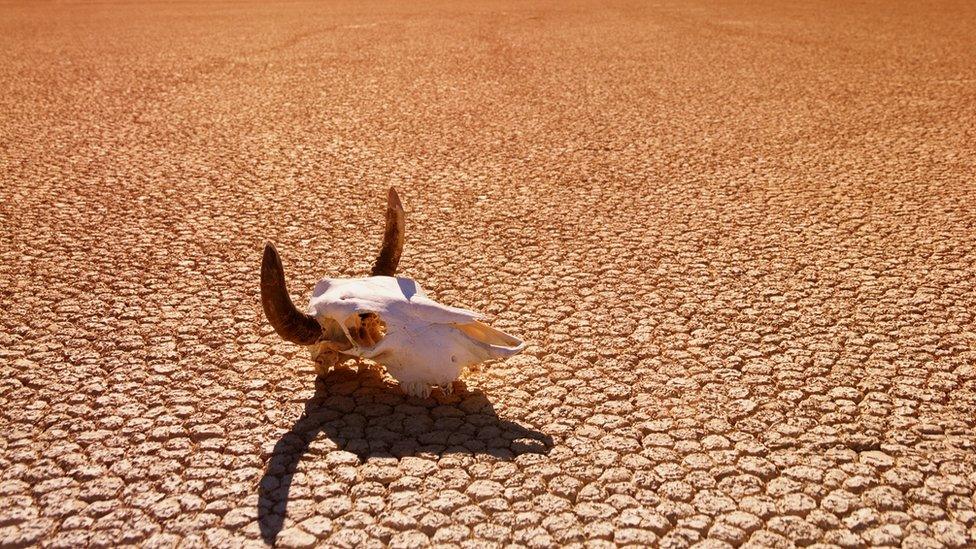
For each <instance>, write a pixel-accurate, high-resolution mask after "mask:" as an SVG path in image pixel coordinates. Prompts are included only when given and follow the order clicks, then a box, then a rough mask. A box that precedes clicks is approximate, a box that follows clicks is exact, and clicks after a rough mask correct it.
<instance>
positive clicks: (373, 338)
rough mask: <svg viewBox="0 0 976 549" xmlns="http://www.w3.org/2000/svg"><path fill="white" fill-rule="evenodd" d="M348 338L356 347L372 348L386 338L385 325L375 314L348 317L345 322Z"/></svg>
mask: <svg viewBox="0 0 976 549" xmlns="http://www.w3.org/2000/svg"><path fill="white" fill-rule="evenodd" d="M345 325H346V329H347V330H349V338H350V339H352V341H353V343H355V344H356V346H358V347H372V346H374V345H376V344H377V343H379V342H380V341H382V340H383V338H384V337H386V323H385V322H383V319H382V318H380V316H379V315H378V314H376V313H372V312H364V313H358V314H354V315H349V318H347V319H346V322H345Z"/></svg>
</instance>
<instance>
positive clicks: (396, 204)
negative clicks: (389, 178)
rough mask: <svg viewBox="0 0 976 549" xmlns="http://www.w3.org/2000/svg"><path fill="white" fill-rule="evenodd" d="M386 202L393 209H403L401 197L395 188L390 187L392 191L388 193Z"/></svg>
mask: <svg viewBox="0 0 976 549" xmlns="http://www.w3.org/2000/svg"><path fill="white" fill-rule="evenodd" d="M386 202H387V204H389V206H390V207H391V208H396V209H398V210H402V209H403V204H402V203H401V202H400V195H399V194H397V191H396V188H395V187H390V190H389V191H387V192H386Z"/></svg>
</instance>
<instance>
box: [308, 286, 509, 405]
mask: <svg viewBox="0 0 976 549" xmlns="http://www.w3.org/2000/svg"><path fill="white" fill-rule="evenodd" d="M308 310H309V311H308V312H309V313H310V314H311V315H312V316H314V317H315V318H316V319H317V320H318V321H319V322H320V323H321V324H322V325H323V326H334V325H338V326H340V327H341V329H342V332H343V334H344V335H345V338H346V339H347V340H348V341H349V342H350V343H351V347H350V348H348V349H346V350H344V351H343V352H344V353H345V354H348V355H354V356H358V357H362V358H367V359H371V360H373V361H375V362H378V363H380V364H382V365H384V366H385V367H386V369H387V370H388V371H389V373H390V375H392V376H393V377H394V378H396V379H397V380H398V381H399V382H400V384H401V386H402V387H403V390H404V392H406V393H407V394H412V395H416V396H427V395H429V394H430V388H431V386H434V385H445V384H448V383H450V382H452V381H454V380H455V379H457V378H458V376H459V375H460V373H461V371H462V369H463V368H465V367H469V366H474V365H476V364H479V363H481V362H484V361H486V360H490V359H501V358H507V357H510V356H512V355H515V354H516V353H518V352H519V351H521V350H522V349H524V348H525V344H524V343H523V342H522V341H521V340H519V339H518V338H516V337H514V336H511V335H509V334H506V333H505V332H502V331H499V330H496V329H494V328H492V327H491V326H488V325H487V324H485V323H483V322H481V321H482V320H483V319H484V316H483V315H481V314H479V313H476V312H474V311H468V310H466V309H459V308H456V307H450V306H447V305H442V304H440V303H437V302H436V301H434V300H432V299H430V298H429V297H427V294H426V292H424V290H423V288H422V287H421V286H420V285H419V284H418V283H417V282H416V281H414V280H411V279H409V278H403V277H396V278H394V277H389V276H374V277H369V278H355V279H334V278H326V279H323V280H321V281H320V282H319V283H318V284H316V286H315V291H314V292H313V294H312V299H311V301H310V303H309V307H308ZM310 349H311V352H312V359H313V360H315V361H316V362H319V353H321V352H323V351H330V350H331V349H327V348H325V347H323V346H321V345H313V346H311V347H310Z"/></svg>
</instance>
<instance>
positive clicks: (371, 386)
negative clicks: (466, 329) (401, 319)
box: [258, 366, 552, 544]
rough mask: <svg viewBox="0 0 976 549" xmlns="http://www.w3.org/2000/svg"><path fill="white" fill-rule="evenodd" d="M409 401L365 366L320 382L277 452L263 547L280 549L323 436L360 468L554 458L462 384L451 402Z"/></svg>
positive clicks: (267, 486)
mask: <svg viewBox="0 0 976 549" xmlns="http://www.w3.org/2000/svg"><path fill="white" fill-rule="evenodd" d="M435 393H436V394H435V395H433V396H432V397H431V398H426V399H423V398H415V397H408V396H406V395H404V394H403V393H402V392H401V391H400V389H399V387H396V386H395V385H391V384H389V383H387V382H386V381H385V380H383V378H382V376H381V374H380V373H379V371H377V370H374V369H372V368H367V367H365V366H361V367H359V369H358V371H357V369H356V368H352V369H343V368H340V369H337V370H335V371H333V372H330V373H329V375H327V376H325V377H318V378H316V380H315V395H313V396H312V398H310V399H309V400H308V401H307V402H306V403H305V412H304V413H303V414H302V417H300V418H299V419H298V420H297V421H295V424H294V425H292V428H291V430H290V431H288V432H287V433H285V434H284V435H283V436H282V437H281V439H279V440H278V442H277V444H275V447H274V451H273V452H272V455H271V459H270V461H269V462H268V466H267V469H266V470H265V473H264V476H263V477H262V478H261V483H260V487H259V496H260V497H259V498H258V521H259V524H260V527H261V536H262V537H263V538H264V541H265V542H266V543H269V544H274V543H275V540H276V538H277V537H278V533H279V532H280V531H281V529H282V525H283V524H284V520H285V516H286V513H287V508H288V498H289V492H290V491H291V482H292V475H293V474H294V473H295V470H296V469H297V467H298V463H299V462H300V461H301V460H302V458H303V457H304V456H305V455H306V454H307V453H308V450H309V446H310V445H311V444H312V442H313V441H314V440H315V439H316V438H317V437H318V436H319V434H325V436H326V437H328V438H329V439H330V440H332V441H333V442H334V443H335V445H336V446H338V447H339V448H340V449H342V450H346V451H348V452H352V453H354V454H356V455H357V456H358V457H359V460H360V462H362V461H365V460H367V459H369V458H370V457H395V458H402V457H406V456H413V455H423V456H430V457H432V458H436V457H438V456H443V455H445V454H452V453H454V454H458V453H460V454H470V455H475V454H484V455H490V456H494V457H495V458H498V459H503V460H508V459H512V458H514V457H516V456H519V455H522V454H526V453H540V454H545V453H548V452H549V450H550V449H551V448H552V438H551V437H549V436H547V435H545V434H543V433H540V432H538V431H535V430H533V429H530V428H527V427H524V426H522V425H519V424H518V423H514V422H511V421H506V420H504V419H501V418H499V417H498V415H497V414H496V413H495V410H494V407H493V406H492V405H491V402H489V401H488V398H487V397H486V396H485V394H484V393H482V392H481V391H477V390H475V391H469V390H468V389H467V388H466V387H465V386H464V384H463V383H461V382H456V383H455V385H454V394H453V395H444V394H442V393H440V392H439V391H435Z"/></svg>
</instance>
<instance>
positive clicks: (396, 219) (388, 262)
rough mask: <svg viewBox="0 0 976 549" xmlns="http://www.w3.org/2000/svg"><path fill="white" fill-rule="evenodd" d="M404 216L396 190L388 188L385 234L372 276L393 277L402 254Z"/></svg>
mask: <svg viewBox="0 0 976 549" xmlns="http://www.w3.org/2000/svg"><path fill="white" fill-rule="evenodd" d="M404 224H405V215H404V213H403V204H401V203H400V197H399V196H398V195H397V192H396V189H394V188H393V187H390V191H389V192H388V193H387V195H386V232H385V233H384V234H383V248H382V249H380V255H379V257H377V258H376V263H374V264H373V273H372V274H373V276H393V275H394V274H396V269H397V265H398V264H399V263H400V254H402V253H403V240H404V234H403V228H404Z"/></svg>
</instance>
